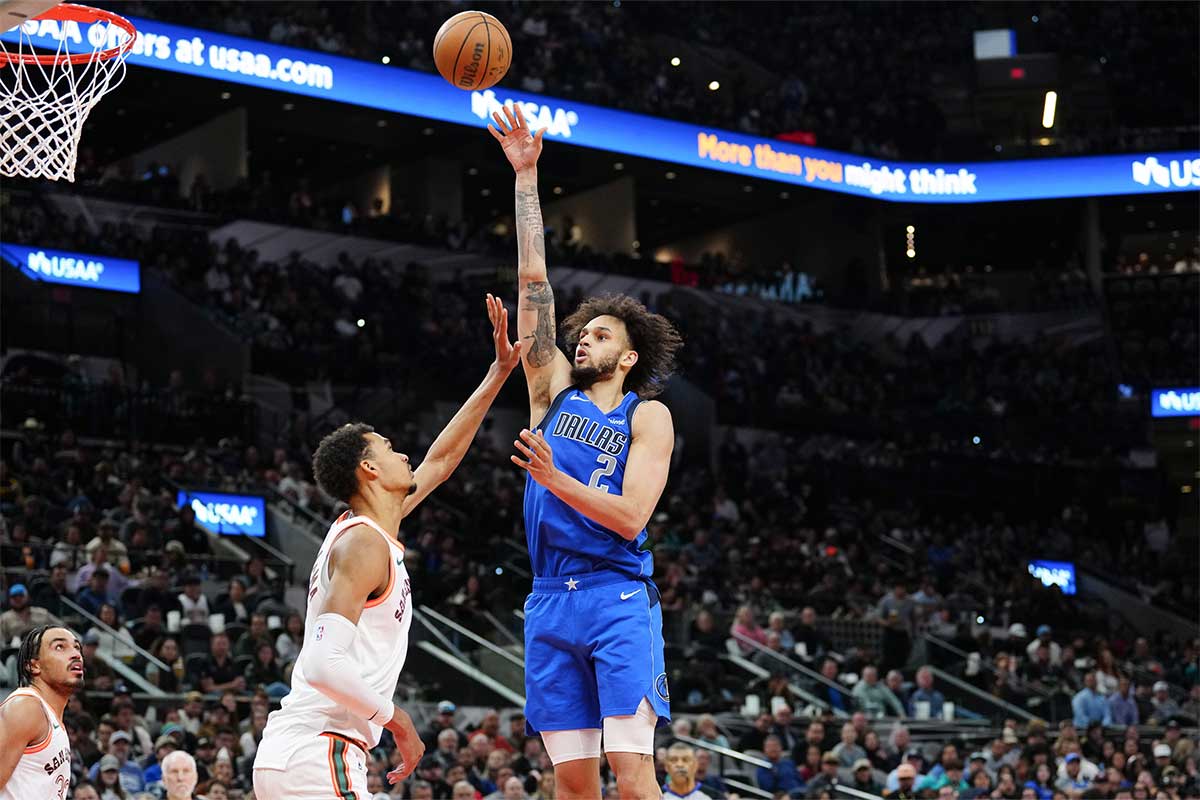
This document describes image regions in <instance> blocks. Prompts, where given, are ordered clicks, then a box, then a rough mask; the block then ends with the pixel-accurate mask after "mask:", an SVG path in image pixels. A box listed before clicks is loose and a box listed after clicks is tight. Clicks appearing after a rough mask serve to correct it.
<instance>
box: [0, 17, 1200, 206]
mask: <svg viewBox="0 0 1200 800" xmlns="http://www.w3.org/2000/svg"><path fill="white" fill-rule="evenodd" d="M131 21H132V22H133V24H134V25H135V26H136V27H137V29H138V38H137V41H136V43H135V44H134V47H133V50H132V52H131V53H130V55H129V58H128V63H129V64H131V65H134V66H145V67H154V68H156V69H164V70H169V71H171V72H180V73H183V74H187V75H192V76H199V77H208V78H215V79H219V80H223V81H229V82H232V83H240V84H244V85H247V86H256V87H259V88H263V89H274V90H277V91H281V92H288V93H291V94H298V95H306V96H309V97H319V98H323V99H326V100H334V101H337V102H340V103H350V104H353V105H358V106H364V107H367V108H376V109H381V110H384V111H392V112H397V113H402V114H410V115H414V116H420V117H425V118H428V119H435V120H441V121H444V122H452V123H456V124H459V125H470V126H474V127H479V126H482V125H484V124H486V121H487V120H488V118H489V117H490V114H491V112H492V111H495V110H497V109H499V108H500V106H501V104H502V103H507V102H508V101H513V102H516V103H520V104H521V107H522V110H523V111H524V112H525V117H526V119H527V120H529V122H530V127H532V128H534V129H535V130H537V129H541V128H545V129H546V136H547V137H549V138H551V139H555V140H559V141H562V142H566V143H569V144H576V145H580V146H582V147H592V148H596V149H600V150H607V151H611V152H615V153H625V154H628V155H631V156H638V157H641V158H649V159H655V160H659V161H668V162H673V163H676V164H684V165H688V166H693V167H700V168H703V169H713V170H719V171H722V172H731V173H736V174H740V175H745V176H746V177H755V178H766V179H770V180H776V181H781V182H783V183H789V184H795V185H799V186H808V187H811V188H813V189H824V190H827V191H834V192H841V193H843V194H853V195H859V196H862V197H873V198H877V199H879V200H889V201H893V202H906V203H981V202H994V201H1002V200H1041V199H1049V198H1056V197H1089V196H1097V195H1113V194H1148V193H1157V192H1176V191H1186V190H1189V189H1195V188H1198V187H1200V152H1176V153H1139V154H1132V155H1122V156H1092V157H1087V158H1044V159H1030V160H1024V161H991V162H979V163H955V164H928V163H925V164H919V163H909V162H897V161H879V160H877V159H871V158H863V157H860V156H854V155H850V154H847V153H839V152H836V151H833V150H825V149H821V148H816V147H805V146H803V145H798V144H792V143H790V142H783V141H779V140H776V139H764V138H761V137H756V136H746V135H743V134H739V133H732V132H730V131H723V130H718V129H715V128H708V127H703V126H696V125H691V124H687V123H684V122H675V121H673V120H665V119H659V118H657V117H649V116H644V115H641V114H631V113H629V112H625V111H616V110H613V109H607V108H600V107H599V106H592V105H587V104H585V103H576V102H574V101H568V100H559V99H556V98H552V97H545V96H542V95H535V94H530V93H528V92H510V91H509V90H507V89H504V88H496V89H488V90H487V91H484V92H463V91H460V90H458V89H455V88H454V87H452V86H450V85H449V84H448V83H446V82H445V81H444V80H442V79H441V78H440V77H438V76H436V75H429V74H426V73H422V72H415V71H412V70H406V69H399V68H396V67H387V66H383V65H381V64H373V63H368V62H365V61H358V60H354V59H349V58H342V57H340V56H334V55H329V54H327V53H318V52H315V51H309V50H300V49H297V48H294V47H283V46H280V45H276V44H271V43H269V42H258V41H253V40H250V39H244V38H242V37H239V36H230V35H228V34H223V33H214V32H211V31H204V30H198V29H195V28H186V27H183V26H179V25H170V24H166V23H162V22H156V21H154V20H147V19H140V18H131ZM24 25H25V30H26V32H27V33H28V34H29V36H30V37H31V38H32V40H33V41H34V43H35V44H38V45H41V46H45V47H47V48H52V49H57V47H58V45H59V41H60V40H62V39H63V38H66V39H68V40H70V44H71V45H72V48H73V50H74V51H78V49H79V47H76V45H78V46H80V47H82V46H87V45H91V46H97V45H104V46H113V45H114V44H116V43H117V41H118V40H119V38H120V37H122V36H124V33H123V32H122V31H120V30H119V29H117V28H116V27H115V26H106V25H103V24H100V23H97V24H96V25H92V26H90V27H89V26H80V25H79V24H78V23H74V22H66V23H61V24H60V23H58V22H55V21H52V20H44V21H36V20H31V21H29V22H26V23H24ZM106 37H111V39H110V38H106ZM0 38H3V39H4V40H5V41H15V40H16V38H17V34H16V32H15V29H14V30H13V31H9V32H7V33H5V34H3V36H0ZM85 41H86V43H87V44H86V45H85Z"/></svg>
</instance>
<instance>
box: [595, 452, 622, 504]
mask: <svg viewBox="0 0 1200 800" xmlns="http://www.w3.org/2000/svg"><path fill="white" fill-rule="evenodd" d="M596 463H597V464H599V465H600V466H598V467H596V471H595V472H593V473H592V477H591V480H589V481H588V488H589V489H599V490H600V491H602V492H604V493H605V494H607V493H608V486H607V485H601V483H600V479H601V478H607V477H608V476H609V475H612V474H613V473H614V472H616V471H617V457H616V456H610V455H609V454H608V453H601V454H600V455H598V456H596Z"/></svg>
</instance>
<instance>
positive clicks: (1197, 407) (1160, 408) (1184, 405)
mask: <svg viewBox="0 0 1200 800" xmlns="http://www.w3.org/2000/svg"><path fill="white" fill-rule="evenodd" d="M1150 416H1152V417H1200V388H1197V387H1195V386H1189V387H1186V388H1182V389H1180V388H1175V389H1154V390H1152V391H1151V392H1150Z"/></svg>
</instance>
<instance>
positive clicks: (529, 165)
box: [488, 104, 546, 172]
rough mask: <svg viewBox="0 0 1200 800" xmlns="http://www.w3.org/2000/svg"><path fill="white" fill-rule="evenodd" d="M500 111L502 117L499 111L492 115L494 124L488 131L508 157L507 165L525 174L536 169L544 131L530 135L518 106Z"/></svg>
mask: <svg viewBox="0 0 1200 800" xmlns="http://www.w3.org/2000/svg"><path fill="white" fill-rule="evenodd" d="M501 110H502V111H503V112H504V116H503V117H501V116H500V112H499V111H495V112H493V113H492V119H494V120H495V121H496V124H495V125H492V124H490V123H489V124H488V130H489V131H491V134H492V136H494V137H495V139H496V141H498V142H499V143H500V146H501V147H503V148H504V155H506V156H507V157H508V163H510V164H512V167H513V169H514V170H516V171H517V172H525V171H526V170H531V169H534V168H536V167H537V160H538V156H540V155H541V154H542V134H544V133H545V132H546V129H545V128H542V129H541V130H540V131H538V132H537V134H531V133H530V132H529V123H527V122H526V121H525V114H524V112H522V111H521V107H520V106H519V105H516V104H513V105H511V106H502V107H501Z"/></svg>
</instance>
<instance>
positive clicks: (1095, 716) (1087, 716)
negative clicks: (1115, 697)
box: [1071, 672, 1112, 728]
mask: <svg viewBox="0 0 1200 800" xmlns="http://www.w3.org/2000/svg"><path fill="white" fill-rule="evenodd" d="M1071 710H1072V711H1073V712H1074V715H1075V727H1076V728H1087V726H1088V723H1090V722H1092V721H1096V722H1101V723H1103V724H1104V725H1109V724H1111V723H1112V714H1111V712H1110V711H1109V707H1108V703H1107V702H1106V701H1105V699H1104V697H1103V696H1102V695H1101V694H1100V693H1099V692H1097V691H1096V673H1095V672H1088V673H1087V674H1085V675H1084V676H1083V688H1082V689H1080V690H1079V691H1078V692H1076V693H1075V696H1074V697H1072V698H1071Z"/></svg>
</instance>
